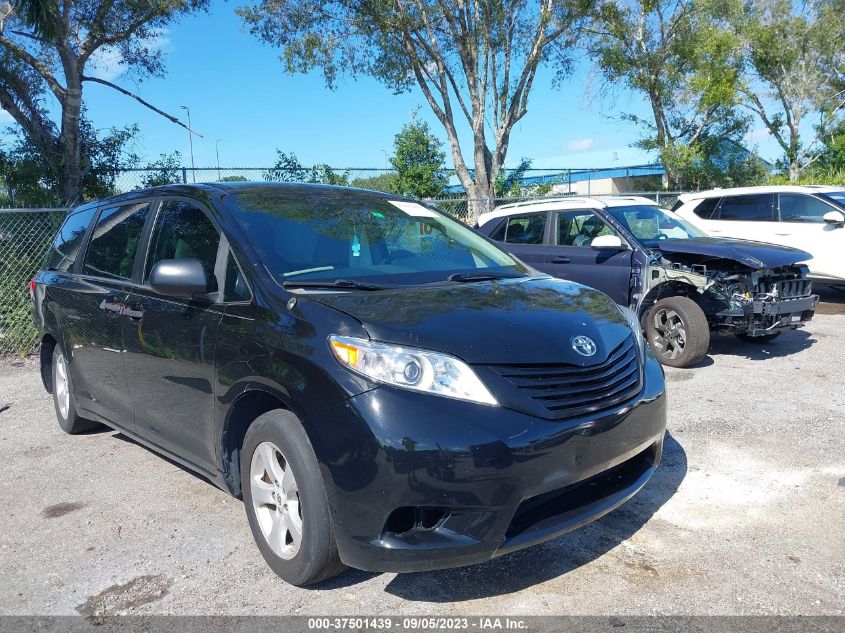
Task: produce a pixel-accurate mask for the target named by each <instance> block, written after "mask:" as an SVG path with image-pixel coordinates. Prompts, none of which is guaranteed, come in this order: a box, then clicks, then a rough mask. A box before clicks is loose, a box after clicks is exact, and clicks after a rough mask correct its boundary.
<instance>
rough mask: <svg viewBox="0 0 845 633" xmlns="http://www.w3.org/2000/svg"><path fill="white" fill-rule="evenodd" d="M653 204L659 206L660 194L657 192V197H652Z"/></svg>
mask: <svg viewBox="0 0 845 633" xmlns="http://www.w3.org/2000/svg"><path fill="white" fill-rule="evenodd" d="M654 202H655V203H656V204H657V206H658V207H659V206H660V192H659V191H658V192H657V195H656V196H654Z"/></svg>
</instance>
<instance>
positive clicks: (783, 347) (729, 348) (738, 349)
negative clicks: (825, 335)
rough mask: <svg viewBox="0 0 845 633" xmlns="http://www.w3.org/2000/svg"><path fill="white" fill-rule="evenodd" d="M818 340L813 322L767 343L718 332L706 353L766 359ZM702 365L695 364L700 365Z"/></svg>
mask: <svg viewBox="0 0 845 633" xmlns="http://www.w3.org/2000/svg"><path fill="white" fill-rule="evenodd" d="M817 342H818V335H817V334H814V333H813V322H812V321H811V322H810V323H808V324H807V326H806V329H801V330H788V331H785V332H782V333H781V335H780V336H778V337H777V338H776V339H774V340H772V341H769V342H768V343H763V342H760V343H752V342H748V341H743V340H742V339H739V338H737V337H736V336H734V335H733V334H718V335H714V336H713V337H712V338H711V339H710V349H709V351H708V352H707V353H708V355H715V354H718V355H719V356H740V357H742V358H747V359H748V360H768V359H770V358H782V357H784V356H791V355H792V354H797V353H798V352H801V351H803V350H805V349H808V348H810V347H812V346H813V345H814V344H815V343H817ZM700 366H703V365H697V366H696V367H700Z"/></svg>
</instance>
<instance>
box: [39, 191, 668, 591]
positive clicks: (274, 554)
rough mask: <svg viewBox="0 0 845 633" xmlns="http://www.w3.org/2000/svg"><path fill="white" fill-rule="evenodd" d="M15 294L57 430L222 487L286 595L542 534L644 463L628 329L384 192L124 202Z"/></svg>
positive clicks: (649, 425)
mask: <svg viewBox="0 0 845 633" xmlns="http://www.w3.org/2000/svg"><path fill="white" fill-rule="evenodd" d="M31 290H32V295H33V301H34V313H35V319H36V323H37V325H38V327H39V329H40V336H41V374H42V379H43V381H44V385H45V387H46V388H47V390H48V391H49V392H51V393H52V394H53V399H54V402H55V408H56V415H57V417H58V420H59V424H60V425H61V427H62V428H63V429H64V430H65V431H67V432H68V433H77V432H81V431H85V430H89V429H92V428H95V427H97V426H98V425H101V424H102V425H106V426H108V427H112V428H115V429H119V430H120V432H121V433H124V434H126V435H127V436H130V437H132V438H135V439H136V440H138V441H139V442H141V443H143V444H145V445H147V446H148V447H150V448H152V449H153V450H155V451H157V452H159V453H160V454H163V455H165V456H167V457H169V458H171V459H174V460H177V461H178V462H180V463H182V464H184V465H186V466H187V467H189V468H191V469H193V470H194V471H196V472H197V473H199V474H201V475H202V476H204V477H206V478H208V479H209V480H211V481H212V482H214V483H215V484H216V485H218V486H219V487H221V488H222V489H224V490H226V491H229V492H230V493H231V494H233V495H235V496H238V497H242V498H243V501H244V505H245V506H246V513H247V517H248V519H249V524H250V527H251V529H252V532H253V535H254V536H255V540H256V542H257V543H258V547H259V549H260V550H261V553H262V555H263V556H264V558H265V560H266V561H267V562H268V564H269V565H270V567H271V568H272V569H273V570H274V571H275V572H276V573H277V574H278V575H279V576H281V577H282V578H284V579H285V580H286V581H288V582H290V583H293V584H296V585H305V584H310V583H315V582H318V581H321V580H324V579H326V578H329V577H331V576H333V575H335V574H337V573H339V572H340V571H341V570H342V569H344V566H352V567H357V568H360V569H365V570H372V571H399V572H405V571H422V570H432V569H441V568H446V567H453V566H458V565H468V564H472V563H478V562H481V561H485V560H487V559H489V558H491V557H493V556H498V555H501V554H504V553H507V552H511V551H514V550H517V549H520V548H523V547H527V546H530V545H533V544H536V543H540V542H542V541H545V540H547V539H550V538H552V537H554V536H557V535H559V534H561V533H563V532H566V531H568V530H571V529H573V528H576V527H578V526H580V525H583V524H584V523H587V522H588V521H591V520H593V519H595V518H597V517H599V516H601V515H603V514H605V513H607V512H609V511H610V510H612V509H613V508H615V507H616V506H618V505H620V504H621V503H623V502H624V501H625V500H627V499H628V498H629V497H631V496H632V495H633V494H634V493H636V492H637V490H639V489H640V488H641V487H642V486H643V485H644V484H645V482H646V481H647V480H648V478H649V477H650V476H651V474H652V473H653V472H654V469H655V468H656V467H657V464H658V462H659V460H660V455H661V451H662V446H663V434H664V430H665V425H666V401H665V397H664V379H663V372H662V369H661V367H660V364H659V363H658V362H657V361H656V359H655V357H654V355H653V354H652V352H651V351H650V350H649V348H648V346H647V345H646V344H645V342H644V340H643V337H642V334H641V332H640V328H639V325H638V323H637V319H636V317H635V316H634V315H633V313H631V311H630V310H628V309H627V308H620V307H617V305H616V304H615V303H614V302H613V301H612V300H611V299H609V298H608V297H607V296H606V295H604V294H602V293H600V292H598V291H596V290H592V289H590V288H587V287H585V286H582V285H579V284H575V283H568V282H565V281H560V280H557V279H553V278H551V277H549V276H548V275H544V274H539V273H537V272H536V271H534V270H532V269H530V268H528V267H526V266H525V265H524V264H522V263H520V262H519V261H518V260H516V259H514V258H513V257H512V256H510V255H508V254H507V253H506V252H504V251H503V250H501V249H500V248H499V247H498V246H496V245H495V244H494V243H493V242H491V241H489V240H487V239H486V238H484V237H482V236H480V235H478V234H477V233H475V232H473V231H472V230H470V229H469V228H467V227H465V226H464V225H462V224H460V223H458V222H456V221H454V220H452V219H450V218H448V217H446V216H444V215H442V214H441V213H439V212H438V211H436V210H434V209H432V208H430V207H429V206H426V205H425V204H422V203H419V202H416V201H413V200H409V199H406V198H401V197H397V196H391V195H387V194H382V193H376V192H370V191H362V190H356V189H350V188H342V187H328V186H319V185H285V184H282V185H279V184H257V183H256V184H240V183H239V184H214V185H210V184H209V185H173V186H167V187H160V188H156V189H150V190H145V191H136V192H132V193H130V194H125V195H121V196H118V197H114V198H110V199H107V200H102V201H99V202H93V203H90V204H86V205H84V206H82V207H80V208H78V209H76V210H74V211H73V212H72V213H71V214H70V215H69V216H68V217H67V219H66V221H65V223H64V225H63V226H62V228H61V229H60V231H59V234H58V236H57V237H56V239H55V242H54V243H53V245H52V247H51V249H50V252H49V253H48V255H47V258H46V261H45V264H44V267H43V269H42V270H41V271H40V272H39V273H38V274H37V276H36V277H35V279H34V280H33V283H32V288H31Z"/></svg>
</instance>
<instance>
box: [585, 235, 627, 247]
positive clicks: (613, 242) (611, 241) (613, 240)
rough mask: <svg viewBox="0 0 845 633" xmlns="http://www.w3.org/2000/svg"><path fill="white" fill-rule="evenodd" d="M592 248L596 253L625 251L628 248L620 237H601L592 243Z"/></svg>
mask: <svg viewBox="0 0 845 633" xmlns="http://www.w3.org/2000/svg"><path fill="white" fill-rule="evenodd" d="M590 248H592V249H593V250H595V251H624V250H625V248H626V247H625V245H624V244H622V240H621V239H620V238H619V236H618V235H599V236H598V237H594V238H593V241H592V242H590Z"/></svg>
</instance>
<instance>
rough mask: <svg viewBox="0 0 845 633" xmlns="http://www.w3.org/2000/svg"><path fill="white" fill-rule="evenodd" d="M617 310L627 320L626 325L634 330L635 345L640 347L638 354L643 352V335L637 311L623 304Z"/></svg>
mask: <svg viewBox="0 0 845 633" xmlns="http://www.w3.org/2000/svg"><path fill="white" fill-rule="evenodd" d="M619 312H621V313H622V316H623V317H625V319H626V320H627V321H628V325H629V326H630V327H631V329H632V330H633V331H634V336H636V338H637V345H638V346H639V348H640V354H641V355H644V354H645V337H644V336H643V326H642V324H641V323H640V319H639V317H637V313H636V312H634V311H633V310H631V309H630V308H625V307H623V306H619Z"/></svg>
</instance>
